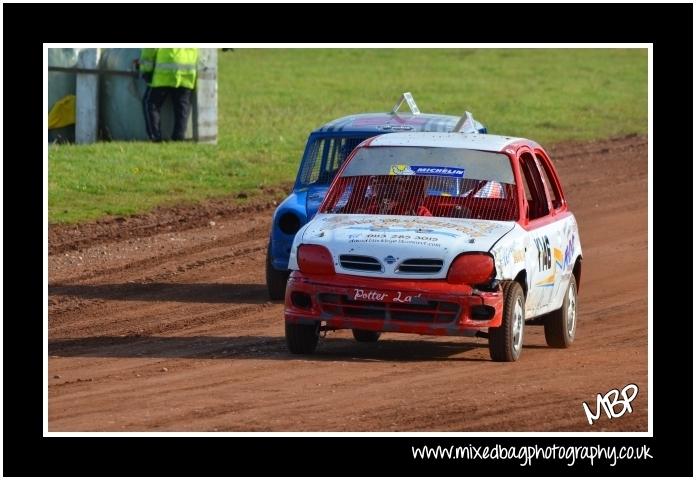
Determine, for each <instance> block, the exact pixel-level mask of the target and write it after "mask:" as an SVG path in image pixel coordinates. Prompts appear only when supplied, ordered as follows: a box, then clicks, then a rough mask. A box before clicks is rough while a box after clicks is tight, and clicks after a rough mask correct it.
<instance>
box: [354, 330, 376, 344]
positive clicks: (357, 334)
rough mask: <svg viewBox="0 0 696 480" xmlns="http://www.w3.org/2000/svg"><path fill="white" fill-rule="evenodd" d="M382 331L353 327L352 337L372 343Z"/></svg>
mask: <svg viewBox="0 0 696 480" xmlns="http://www.w3.org/2000/svg"><path fill="white" fill-rule="evenodd" d="M381 335H382V332H373V331H372V330H361V329H359V328H354V329H353V338H355V340H357V341H358V342H366V343H373V342H376V341H377V340H379V337H380V336H381Z"/></svg>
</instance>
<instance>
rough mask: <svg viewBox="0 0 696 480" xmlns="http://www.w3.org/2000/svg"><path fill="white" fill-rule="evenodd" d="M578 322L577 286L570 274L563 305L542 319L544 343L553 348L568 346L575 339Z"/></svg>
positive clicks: (573, 276)
mask: <svg viewBox="0 0 696 480" xmlns="http://www.w3.org/2000/svg"><path fill="white" fill-rule="evenodd" d="M577 324H578V287H577V283H576V282H575V275H573V274H572V273H571V274H570V282H569V283H568V289H567V290H566V293H565V296H564V297H563V305H562V306H561V308H559V309H558V310H556V311H555V312H551V313H549V314H548V315H546V318H545V319H544V336H545V337H546V344H547V345H548V346H549V347H554V348H568V347H570V344H571V343H573V340H575V331H576V329H577Z"/></svg>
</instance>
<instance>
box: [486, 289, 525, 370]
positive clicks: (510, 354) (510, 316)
mask: <svg viewBox="0 0 696 480" xmlns="http://www.w3.org/2000/svg"><path fill="white" fill-rule="evenodd" d="M523 341H524V292H523V291H522V287H521V286H520V284H519V283H517V282H503V321H502V323H501V324H500V326H499V327H495V328H489V329H488V351H489V353H490V355H491V358H492V359H493V361H494V362H515V361H517V359H518V358H520V354H521V353H522V343H523Z"/></svg>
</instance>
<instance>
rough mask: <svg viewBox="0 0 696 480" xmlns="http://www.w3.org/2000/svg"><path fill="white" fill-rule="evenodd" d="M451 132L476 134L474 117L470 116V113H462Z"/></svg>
mask: <svg viewBox="0 0 696 480" xmlns="http://www.w3.org/2000/svg"><path fill="white" fill-rule="evenodd" d="M452 132H455V133H478V129H477V128H476V121H475V120H474V116H473V115H472V114H471V112H464V115H462V118H460V119H459V121H458V122H457V124H456V125H455V126H454V128H453V129H452Z"/></svg>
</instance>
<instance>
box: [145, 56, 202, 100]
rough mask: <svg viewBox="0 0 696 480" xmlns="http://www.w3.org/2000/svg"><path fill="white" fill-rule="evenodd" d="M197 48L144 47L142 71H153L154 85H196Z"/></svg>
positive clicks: (151, 84) (192, 87) (192, 86)
mask: <svg viewBox="0 0 696 480" xmlns="http://www.w3.org/2000/svg"><path fill="white" fill-rule="evenodd" d="M197 63H198V49H197V48H143V49H142V51H141V53H140V73H152V82H151V83H150V86H152V87H184V88H190V89H192V90H193V89H194V88H195V87H196V65H197Z"/></svg>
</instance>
